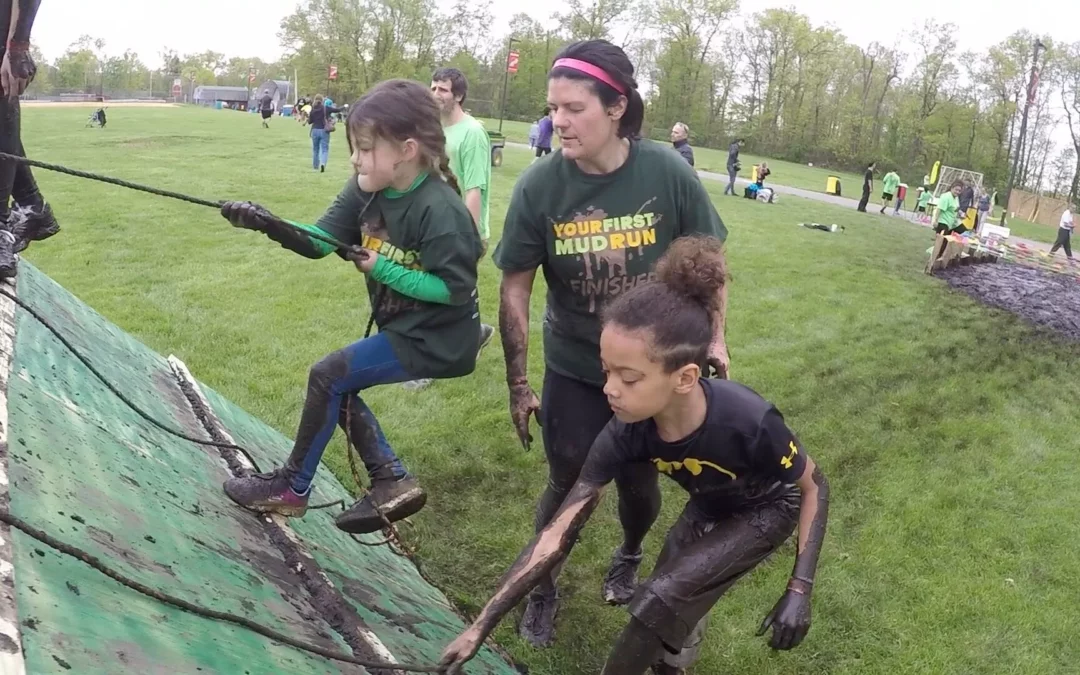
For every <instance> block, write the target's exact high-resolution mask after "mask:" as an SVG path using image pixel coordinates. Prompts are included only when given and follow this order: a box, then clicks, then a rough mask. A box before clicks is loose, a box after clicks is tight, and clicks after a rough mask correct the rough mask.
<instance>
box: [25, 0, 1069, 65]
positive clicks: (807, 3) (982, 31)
mask: <svg viewBox="0 0 1080 675" xmlns="http://www.w3.org/2000/svg"><path fill="white" fill-rule="evenodd" d="M297 4H298V2H297V0H184V2H180V3H177V2H166V1H165V0H92V1H87V0H43V2H42V3H41V9H40V10H39V12H38V18H37V22H36V25H35V26H34V34H33V39H34V42H35V43H36V44H38V45H39V46H40V47H41V49H42V51H43V52H44V53H45V56H46V57H47V58H49V59H54V58H56V57H57V56H59V55H60V54H62V53H63V52H64V51H65V50H66V49H67V46H68V45H69V44H71V43H72V42H74V41H75V40H76V39H77V38H78V37H79V36H80V35H83V34H89V35H92V36H94V37H100V38H103V39H104V40H105V43H106V46H105V51H106V53H108V54H110V55H112V54H122V53H123V52H124V50H126V49H132V50H134V51H135V52H137V53H138V54H139V56H141V57H142V59H143V61H144V62H146V63H147V64H149V65H151V66H157V65H158V62H159V58H158V53H159V52H160V51H161V49H162V48H164V47H172V48H173V49H176V50H177V51H179V52H180V53H187V52H201V51H205V50H208V49H211V50H214V51H217V52H224V53H225V54H226V55H227V56H258V57H260V58H262V59H265V60H268V61H273V60H275V59H277V57H278V56H280V54H281V47H280V45H279V44H278V40H277V31H278V26H279V24H280V22H281V19H282V18H283V17H285V16H286V15H288V14H290V13H291V12H292V11H293V10H294V9H295V8H296V6H297ZM444 4H445V5H449V4H451V3H450V2H449V1H448V0H444ZM890 4H893V5H894V6H896V7H898V8H899V9H901V10H903V12H906V14H901V15H898V16H896V17H889V16H888V15H887V14H886V10H885V8H886V7H888V6H889V5H890ZM541 5H542V6H543V8H544V9H543V10H534V11H531V12H530V13H531V14H532V15H533V16H534V17H535V18H536V19H538V20H541V21H544V22H545V23H547V22H548V19H549V17H550V15H551V13H552V12H555V11H559V10H562V9H564V7H565V3H564V2H562V1H561V0H551V1H550V2H547V3H541ZM743 6H744V9H743V13H744V14H745V13H747V10H746V9H745V8H746V7H749V6H751V5H750V4H749V3H747V2H745V1H744V2H743ZM752 6H753V7H754V8H755V9H758V8H765V7H784V6H797V8H798V11H800V12H802V13H804V14H806V15H807V16H809V17H810V19H811V21H813V22H814V24H815V25H820V24H824V23H832V24H834V25H835V26H837V27H838V28H840V29H841V30H842V31H843V32H844V34H845V35H847V37H848V39H849V40H851V41H852V42H854V43H856V44H860V45H866V44H868V43H870V42H872V41H875V40H876V41H878V42H881V43H883V44H885V45H892V44H894V43H895V42H897V41H898V40H901V39H903V38H904V37H905V34H906V33H907V32H908V31H910V30H911V29H912V27H913V26H914V24H915V22H916V20H918V21H919V22H920V23H921V21H922V19H923V18H928V17H937V18H939V19H947V20H949V21H952V22H954V23H957V24H958V25H959V26H960V32H959V36H958V37H959V41H960V47H961V49H972V50H978V49H983V48H985V47H987V46H989V45H991V44H993V43H995V42H998V41H1000V40H1001V39H1003V38H1005V37H1006V36H1007V35H1009V34H1010V33H1012V32H1013V31H1015V30H1018V29H1020V28H1028V29H1030V30H1032V31H1033V32H1036V33H1040V34H1041V33H1048V34H1050V35H1051V36H1053V37H1054V38H1056V39H1058V40H1065V41H1070V42H1071V41H1073V40H1080V30H1078V29H1080V3H1078V2H1075V1H1071V2H1070V1H1068V0H1056V1H1053V0H1028V1H1027V2H1024V3H1023V4H1022V7H1023V11H1021V10H1019V9H1015V10H1012V11H1007V12H1003V13H996V12H991V11H990V9H989V3H987V2H986V1H985V0H951V1H947V2H941V0H907V1H906V2H902V3H879V2H866V1H865V0H799V2H798V3H793V2H790V1H786V2H785V1H782V0H757V1H755V2H754V3H753V4H752ZM521 7H522V4H521V2H520V1H519V0H494V2H493V4H492V9H493V11H494V14H495V19H496V21H495V34H496V35H500V36H501V35H503V34H504V33H505V32H506V30H507V27H508V25H509V21H510V17H511V16H513V15H514V14H515V13H516V12H518V11H520V9H521ZM946 11H948V12H951V14H949V15H945V14H944V12H946ZM148 25H149V26H153V29H152V30H146V29H145V28H144V27H145V26H148ZM166 30H167V31H170V32H169V33H166V32H164V31H166Z"/></svg>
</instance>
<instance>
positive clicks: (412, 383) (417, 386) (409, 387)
mask: <svg viewBox="0 0 1080 675" xmlns="http://www.w3.org/2000/svg"><path fill="white" fill-rule="evenodd" d="M434 381H435V380H433V379H431V378H430V377H425V378H422V379H419V380H409V381H408V382H402V383H401V387H402V388H403V389H404V390H405V391H420V390H421V389H426V388H428V387H429V386H431V383H432V382H434Z"/></svg>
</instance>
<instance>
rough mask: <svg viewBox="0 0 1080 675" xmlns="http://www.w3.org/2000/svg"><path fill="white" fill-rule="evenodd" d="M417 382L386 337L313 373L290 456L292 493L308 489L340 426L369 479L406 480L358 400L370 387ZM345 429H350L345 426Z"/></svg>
mask: <svg viewBox="0 0 1080 675" xmlns="http://www.w3.org/2000/svg"><path fill="white" fill-rule="evenodd" d="M412 379H415V378H414V377H413V376H412V375H410V374H409V373H407V372H405V368H404V367H403V366H402V365H401V361H399V360H398V358H397V355H395V354H394V350H393V348H392V347H391V346H390V340H388V339H387V337H386V334H385V333H376V334H375V335H373V336H372V337H369V338H364V339H363V340H360V341H359V342H354V343H352V344H351V345H349V346H348V347H345V348H344V349H339V350H338V351H336V352H333V353H331V354H329V355H327V356H326V357H324V358H323V359H322V360H321V361H319V362H318V363H316V364H315V365H314V366H312V367H311V373H310V374H309V376H308V390H307V398H306V399H305V400H304V412H303V413H302V414H301V416H300V428H299V429H298V430H297V432H296V441H295V443H294V444H293V451H292V454H290V455H289V460H288V462H287V463H286V468H287V469H288V471H289V473H290V474H291V484H292V488H293V490H295V491H296V492H298V493H300V494H303V493H304V492H306V491H307V489H308V487H310V486H311V481H312V479H313V478H314V477H315V471H316V470H317V469H318V468H319V462H320V461H321V460H322V456H323V452H325V451H326V444H327V443H329V442H330V438H331V437H332V436H333V435H334V428H335V427H337V426H341V428H342V429H346V430H347V432H348V433H349V434H350V437H351V438H352V441H353V443H354V444H355V445H356V449H357V451H358V452H359V454H360V457H361V458H362V459H363V460H364V466H365V467H366V468H367V470H368V473H369V474H370V475H371V476H373V477H374V476H376V475H377V474H386V475H388V476H389V475H392V476H393V477H395V478H401V477H403V476H405V475H406V470H405V466H404V464H402V463H401V460H400V459H398V456H397V455H396V454H394V451H393V449H392V448H391V447H390V443H389V442H387V440H386V436H385V435H384V434H383V431H382V428H381V427H380V426H379V422H378V420H376V419H375V415H374V414H373V413H372V412H371V409H370V408H368V406H367V404H366V403H364V401H363V399H361V398H360V396H359V395H358V393H359V392H361V391H363V390H364V389H367V388H369V387H374V386H377V385H380V384H394V383H397V382H407V381H409V380H412ZM347 425H348V426H347Z"/></svg>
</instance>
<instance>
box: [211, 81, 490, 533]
mask: <svg viewBox="0 0 1080 675" xmlns="http://www.w3.org/2000/svg"><path fill="white" fill-rule="evenodd" d="M346 133H347V134H348V138H349V143H350V146H351V149H352V155H351V161H352V164H353V168H354V170H355V171H356V173H355V175H353V176H352V177H351V178H350V179H349V181H348V182H347V183H346V184H345V187H344V189H342V191H341V193H340V194H339V195H338V196H337V198H336V199H335V200H334V202H333V204H331V205H330V207H329V208H328V209H327V211H326V213H325V214H324V215H323V217H322V218H320V219H319V222H318V223H317V224H316V225H296V224H294V226H293V227H288V226H286V225H284V224H283V223H282V221H280V220H278V219H277V218H275V217H274V216H272V215H271V214H270V213H268V212H267V211H266V210H265V209H263V208H261V207H259V206H257V205H254V204H250V203H247V202H243V203H239V202H228V203H226V204H225V205H224V206H223V207H222V209H221V211H222V215H224V216H225V217H226V218H228V219H229V221H230V222H231V223H232V224H233V225H235V226H237V227H244V228H247V229H252V230H258V231H261V232H263V233H264V234H266V235H267V236H268V237H270V238H271V239H273V240H274V241H277V242H279V243H280V244H281V245H282V246H284V247H285V248H287V249H289V250H291V251H294V252H295V253H298V254H300V255H302V256H304V257H307V258H323V257H326V256H328V255H330V254H331V253H334V252H335V247H334V246H333V245H330V244H326V243H324V242H322V241H320V240H317V239H314V238H311V237H309V236H308V235H307V232H312V233H313V234H316V235H318V234H321V235H323V236H326V235H330V236H332V237H334V238H336V239H337V240H338V241H340V242H342V243H343V244H344V245H345V246H346V248H345V249H337V250H336V252H337V253H338V255H340V256H341V257H342V258H346V259H348V260H350V261H352V262H353V263H355V265H356V267H357V268H358V269H359V270H360V271H361V272H363V273H364V275H365V276H366V277H367V290H368V299H369V301H370V302H371V307H372V316H373V321H374V323H375V324H377V325H378V327H379V331H378V332H377V333H376V334H374V335H372V336H370V337H364V338H363V339H361V340H358V341H356V342H354V343H352V344H351V345H348V346H346V347H343V348H341V349H338V350H337V351H334V352H331V353H330V354H328V355H326V356H325V357H323V358H322V359H321V360H320V361H319V362H318V363H316V364H315V365H314V366H312V368H311V373H310V375H309V377H308V386H307V396H306V397H305V399H304V410H303V413H302V414H301V416H300V426H299V428H298V430H297V432H296V439H295V441H294V444H293V450H292V453H291V454H290V455H289V458H288V459H287V460H286V461H285V463H284V465H283V466H282V467H280V468H278V469H276V470H274V471H272V472H270V473H264V474H255V475H251V476H244V477H237V478H231V479H229V480H228V481H226V482H225V485H224V489H225V493H226V494H227V495H228V496H229V497H230V498H231V499H232V500H233V501H235V502H236V503H238V504H240V505H242V506H245V507H247V508H250V509H252V510H255V511H260V512H271V513H279V514H282V515H286V516H302V515H304V513H305V512H306V511H307V507H308V500H309V498H310V495H311V485H312V480H313V479H314V476H315V472H316V470H317V469H318V467H319V463H320V460H321V458H322V455H323V452H324V451H325V450H326V446H327V444H328V443H329V442H330V438H331V437H332V436H333V434H334V431H335V429H336V427H338V426H339V425H340V426H341V427H342V428H343V429H345V430H346V431H347V433H348V434H349V436H350V438H351V439H352V441H353V442H355V443H356V448H357V451H358V452H359V454H360V456H361V458H362V459H363V461H364V465H365V467H366V468H367V470H368V475H369V476H370V478H371V489H370V492H369V494H368V495H367V496H365V497H364V498H363V499H361V500H360V501H358V502H356V503H355V504H354V505H353V506H352V507H351V508H349V509H348V510H346V511H345V512H343V513H341V514H340V515H339V516H338V517H337V519H336V524H337V526H338V527H339V528H341V529H342V530H344V531H346V532H352V533H361V534H362V533H369V532H376V531H378V530H380V529H382V527H383V525H384V524H385V522H386V520H389V521H391V522H393V521H396V520H401V519H402V518H406V517H408V516H410V515H412V514H413V513H416V512H417V511H419V510H420V509H421V508H422V507H423V506H424V503H425V501H426V496H425V494H424V491H423V490H422V489H421V487H420V484H419V483H418V482H417V480H416V478H415V477H414V476H413V475H412V474H410V473H409V472H408V471H407V470H406V469H405V466H404V464H403V463H402V462H401V460H400V459H399V458H398V456H397V455H396V454H395V453H394V451H393V449H392V448H391V447H390V444H389V442H388V441H387V439H386V436H385V435H384V434H383V431H382V429H381V428H380V426H379V423H378V421H377V420H376V419H375V415H374V413H372V411H371V409H370V408H369V407H368V406H367V404H366V403H365V402H364V401H363V399H361V398H360V392H361V391H363V390H365V389H368V388H370V387H375V386H379V385H386V384H395V383H401V382H405V381H408V380H414V379H417V378H421V377H431V378H452V377H461V376H463V375H467V374H469V373H471V372H472V371H473V369H474V368H475V366H476V356H477V350H478V348H479V344H480V320H479V311H478V308H477V302H476V266H477V261H478V260H479V259H480V237H479V236H478V235H477V233H476V228H475V226H474V225H473V221H472V216H470V215H469V211H468V209H466V208H465V203H464V202H463V201H462V200H461V195H460V191H459V190H458V186H457V182H456V180H455V179H454V176H453V174H452V173H451V172H450V168H449V160H448V158H447V156H446V150H445V147H444V146H445V138H444V135H443V130H442V124H441V123H440V121H439V112H438V109H437V108H436V106H435V101H434V99H433V98H432V97H431V94H430V92H428V90H427V88H426V87H423V86H421V85H420V84H419V83H417V82H411V81H407V80H388V81H386V82H382V83H380V84H378V85H376V86H375V87H373V88H372V89H371V90H370V91H369V92H368V93H367V94H365V95H364V96H363V97H362V98H361V99H360V100H359V101H357V102H356V105H354V106H353V108H352V111H351V113H350V114H349V118H348V122H347V127H346ZM296 228H299V229H296ZM322 290H324V291H325V290H326V289H322ZM329 290H330V292H337V293H341V291H342V289H329Z"/></svg>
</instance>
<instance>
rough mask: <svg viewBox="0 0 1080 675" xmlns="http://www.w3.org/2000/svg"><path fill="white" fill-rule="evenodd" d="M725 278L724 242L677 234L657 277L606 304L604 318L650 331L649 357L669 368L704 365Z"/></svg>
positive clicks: (667, 369) (622, 326)
mask: <svg viewBox="0 0 1080 675" xmlns="http://www.w3.org/2000/svg"><path fill="white" fill-rule="evenodd" d="M727 279H728V273H727V263H726V262H725V260H724V245H723V242H721V241H720V240H719V239H716V238H715V237H708V236H697V235H695V236H690V237H682V238H680V239H676V240H675V241H674V242H672V244H671V245H670V246H669V247H668V250H667V252H666V253H664V256H663V257H662V258H660V260H659V262H657V263H656V278H655V279H654V280H652V281H649V282H646V283H644V284H641V285H638V286H635V287H634V288H632V289H631V290H629V291H627V292H626V293H623V294H622V295H620V296H619V297H618V298H616V299H615V300H614V301H613V302H612V303H611V304H610V305H608V306H607V308H605V310H604V324H605V325H615V326H619V327H620V328H623V329H626V330H632V331H633V330H645V331H648V332H649V333H650V336H649V342H650V352H651V354H650V358H652V359H653V360H654V361H657V362H660V363H662V364H663V365H664V368H665V369H666V371H667V372H669V373H670V372H674V371H675V370H678V369H679V368H682V367H683V366H685V365H688V364H698V365H703V364H704V363H705V362H706V359H707V358H708V354H709V345H710V344H712V339H713V327H714V325H715V317H716V315H717V313H718V312H719V311H720V289H721V288H723V286H724V284H725V283H727Z"/></svg>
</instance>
